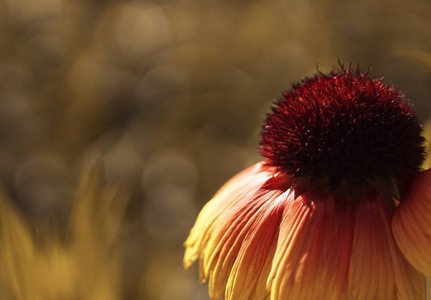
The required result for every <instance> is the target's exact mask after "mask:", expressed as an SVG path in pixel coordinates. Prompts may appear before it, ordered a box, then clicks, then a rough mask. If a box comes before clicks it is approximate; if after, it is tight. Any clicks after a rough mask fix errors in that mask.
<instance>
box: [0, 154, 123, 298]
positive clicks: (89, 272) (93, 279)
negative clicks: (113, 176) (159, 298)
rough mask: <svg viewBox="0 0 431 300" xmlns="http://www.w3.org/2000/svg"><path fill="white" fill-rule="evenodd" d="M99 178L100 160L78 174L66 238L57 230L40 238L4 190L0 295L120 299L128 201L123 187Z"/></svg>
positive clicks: (0, 218) (0, 213) (0, 221)
mask: <svg viewBox="0 0 431 300" xmlns="http://www.w3.org/2000/svg"><path fill="white" fill-rule="evenodd" d="M119 191H120V190H119V189H118V188H116V187H113V186H104V185H103V184H102V182H101V169H100V163H97V162H93V163H91V165H90V166H87V167H86V170H85V171H84V174H83V175H82V177H81V179H80V184H79V186H78V189H77V194H76V199H75V200H74V204H73V213H72V214H71V219H70V222H69V230H70V236H69V240H67V241H62V240H61V239H60V238H59V236H58V233H57V232H55V231H51V232H45V234H46V235H48V236H49V238H48V239H46V240H45V241H44V242H43V243H38V242H37V241H36V240H35V239H34V237H33V236H32V230H31V228H30V227H29V225H28V224H27V222H26V221H25V220H24V219H23V217H22V216H21V214H20V213H19V212H18V211H17V210H16V209H15V208H14V207H13V205H12V204H11V203H10V201H9V200H8V197H7V196H6V195H4V194H3V195H2V196H1V200H0V201H1V203H0V208H1V209H0V233H1V236H0V284H1V285H0V286H1V294H0V295H1V298H2V299H20V300H21V299H22V300H24V299H34V300H50V299H52V300H56V299H81V298H82V297H84V298H85V299H95V300H97V299H100V300H102V299H103V300H105V299H106V300H109V299H119V278H118V276H119V273H118V267H119V266H118V262H119V253H118V249H117V248H118V245H116V243H115V242H116V240H117V235H118V232H119V228H120V225H121V223H122V218H123V212H124V208H125V205H126V204H127V201H128V200H127V197H126V196H125V193H124V191H123V192H122V193H121V192H119Z"/></svg>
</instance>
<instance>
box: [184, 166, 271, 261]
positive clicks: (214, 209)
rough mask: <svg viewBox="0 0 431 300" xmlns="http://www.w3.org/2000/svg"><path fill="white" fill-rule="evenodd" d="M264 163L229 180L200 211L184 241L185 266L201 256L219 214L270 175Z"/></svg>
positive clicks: (249, 192) (254, 189)
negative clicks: (266, 171)
mask: <svg viewBox="0 0 431 300" xmlns="http://www.w3.org/2000/svg"><path fill="white" fill-rule="evenodd" d="M264 170H265V167H264V165H263V164H262V163H258V164H256V165H253V166H251V167H250V168H248V169H246V170H244V171H243V172H241V173H239V174H238V175H236V176H235V177H233V178H232V179H231V180H229V181H228V182H227V183H226V184H225V185H224V186H222V187H221V188H220V190H219V191H218V192H217V193H216V194H215V195H214V197H213V198H212V199H211V201H209V202H208V203H207V204H206V205H205V206H204V208H203V209H202V210H201V212H200V213H199V216H198V218H197V220H196V222H195V225H194V226H193V228H192V229H191V231H190V235H189V237H188V238H187V240H186V241H185V243H184V246H185V247H186V253H185V255H184V267H185V268H186V269H188V268H189V267H190V266H191V264H192V263H193V262H194V261H196V260H197V259H198V258H199V255H200V253H201V252H202V250H203V249H204V248H205V246H206V244H207V243H208V240H209V239H210V237H211V236H213V229H214V228H216V229H217V227H216V226H214V225H215V224H214V223H215V222H216V221H218V217H219V216H222V217H223V216H224V212H225V211H228V210H229V209H231V208H232V207H235V204H236V203H237V202H239V201H241V200H243V197H247V194H252V193H253V192H254V191H256V190H257V189H258V188H259V187H260V185H262V184H263V182H264V181H265V180H266V179H267V178H268V177H269V175H268V174H267V173H265V172H263V171H264Z"/></svg>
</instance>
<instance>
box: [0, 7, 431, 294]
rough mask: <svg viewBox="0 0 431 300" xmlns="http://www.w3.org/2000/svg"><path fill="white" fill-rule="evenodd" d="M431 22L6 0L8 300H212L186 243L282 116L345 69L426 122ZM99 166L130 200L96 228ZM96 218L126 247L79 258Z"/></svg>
mask: <svg viewBox="0 0 431 300" xmlns="http://www.w3.org/2000/svg"><path fill="white" fill-rule="evenodd" d="M430 15H431V2H430V1H428V0H414V1H411V0H409V1H407V0H382V1H374V0H365V1H362V0H359V1H350V0H348V1H337V0H322V1H314V0H270V1H244V0H240V1H223V0H213V1H196V0H182V1H181V0H178V1H174V0H160V1H132V0H130V1H116V0H107V1H98V0H86V1H84V0H73V1H70V0H69V1H68V0H26V1H24V0H0V183H1V185H2V187H3V190H4V192H3V194H4V196H3V200H2V202H1V203H2V204H1V205H0V208H2V210H3V214H0V217H1V218H3V221H1V222H0V224H3V225H2V226H3V229H2V236H3V238H1V239H0V242H1V243H0V256H3V257H6V258H7V259H8V260H6V259H3V262H2V264H3V265H8V264H9V263H10V261H15V263H13V264H9V265H8V267H7V268H2V271H0V297H1V299H38V297H39V299H70V300H73V299H127V300H129V299H130V300H134V299H149V300H153V299H154V300H171V299H180V300H189V299H191V300H200V299H208V296H207V287H206V286H201V285H200V284H199V283H198V275H197V267H196V266H194V268H192V269H191V270H189V271H184V270H183V267H182V256H183V247H182V243H183V242H184V240H185V239H186V237H187V235H188V232H189V230H190V228H191V227H192V225H193V223H194V220H195V218H196V216H197V214H198V212H199V210H200V208H201V207H202V206H203V205H204V203H205V202H206V201H208V200H209V199H210V197H211V196H212V194H214V193H215V192H216V190H217V189H218V187H220V186H221V185H222V184H223V183H224V182H225V181H226V180H227V179H229V178H230V177H231V176H233V175H234V174H235V173H237V172H238V171H240V170H241V169H243V168H245V167H247V166H248V165H250V164H252V163H254V162H256V161H258V160H259V159H260V157H259V153H258V151H257V146H258V141H259V131H260V128H261V125H262V122H263V119H264V118H265V114H266V113H267V112H268V111H269V107H270V104H271V103H272V102H273V101H274V99H275V98H277V97H278V96H279V95H280V93H281V92H282V91H284V90H286V89H288V88H289V87H290V86H291V84H292V83H294V82H297V81H298V80H300V79H301V78H303V77H305V76H311V75H313V74H314V73H315V72H316V70H317V67H318V68H319V70H321V71H323V72H328V71H329V70H331V69H333V68H337V66H338V62H337V59H338V58H339V59H340V60H341V62H343V63H344V64H346V65H348V64H349V63H350V62H352V63H353V65H354V66H356V65H357V64H358V63H359V64H360V66H361V67H362V68H363V69H367V68H368V67H369V66H371V74H372V76H374V77H383V76H384V77H385V79H386V81H387V82H393V83H394V84H396V85H397V86H399V87H400V88H401V89H402V90H403V91H404V92H405V93H406V94H407V97H408V98H409V99H411V100H412V101H413V102H414V103H415V110H416V112H417V113H418V115H419V116H420V118H421V119H422V120H424V121H425V120H426V119H427V118H428V115H429V112H430V110H431V102H430V95H431V69H430V65H431V64H430V62H431V59H430V56H429V55H428V53H431V20H430V18H429V16H430ZM95 156H99V157H101V159H102V161H103V165H104V169H103V171H102V173H103V175H104V176H105V177H106V181H107V182H108V183H114V182H121V185H122V186H123V188H124V193H125V194H127V195H128V199H129V200H125V199H126V198H127V197H120V198H119V199H120V200H117V201H120V202H121V203H123V204H124V209H123V210H121V209H119V210H117V206H114V209H112V210H111V211H110V214H111V215H109V217H108V216H106V215H104V213H103V210H101V211H98V209H94V211H92V213H89V214H87V215H86V217H85V216H84V217H83V218H84V219H83V220H84V221H83V220H82V219H80V217H76V215H77V214H76V211H77V209H76V207H79V205H81V204H77V203H81V202H82V201H81V202H80V199H81V200H82V198H86V199H87V198H89V199H90V200H88V201H89V202H91V201H93V200H91V199H93V198H91V197H92V196H91V197H90V196H88V197H87V196H82V193H81V194H80V192H79V191H80V189H79V188H77V186H78V185H79V184H78V182H79V181H80V177H81V175H80V174H81V170H82V169H85V168H86V166H87V165H89V164H92V162H91V161H92V160H91V159H89V158H88V157H95ZM90 177H91V176H90ZM84 190H85V189H84ZM84 194H85V193H84ZM79 195H81V196H79ZM96 202H97V201H96ZM102 205H103V204H102ZM84 206H85V205H84ZM85 210H86V208H83V209H82V211H85ZM88 210H89V211H91V209H88ZM78 211H79V209H78ZM123 211H124V212H123ZM74 212H75V213H74ZM116 213H118V215H121V216H117V217H115V214H116ZM92 214H93V215H92ZM96 214H98V216H97V218H96V217H95V215H96ZM78 215H79V213H78ZM84 215H85V214H84ZM8 218H11V219H8ZM85 218H87V219H85ZM98 218H100V219H104V218H105V219H107V222H108V223H109V224H110V222H111V221H112V220H114V219H115V220H117V221H118V220H120V221H121V222H119V223H121V226H119V227H118V230H117V231H116V233H115V234H113V235H112V240H110V242H109V243H102V244H97V243H96V242H95V240H98V234H97V233H94V235H91V234H89V236H88V237H86V238H87V240H86V238H82V240H85V241H86V242H83V245H87V244H88V245H91V243H96V244H97V246H96V245H93V246H92V247H93V249H98V250H97V251H98V252H97V253H93V254H91V255H92V256H91V255H90V254H88V252H86V251H81V252H79V251H78V252H79V253H80V254H76V253H78V252H76V251H75V250H73V251H72V250H70V249H72V248H73V249H75V248H74V247H73V242H70V240H71V238H70V236H71V235H73V233H71V232H75V231H78V232H81V231H82V232H81V233H83V232H87V230H88V231H92V226H95V227H103V226H104V225H100V224H99V223H97V224H93V225H92V223H91V222H92V221H93V220H96V221H95V222H98V221H97V220H98ZM89 219H91V222H89V221H88V220H89ZM4 220H6V221H4ZM11 224H15V225H11ZM77 224H78V225H77ZM79 224H81V225H79ZM71 227H73V229H72V230H71ZM108 227H109V226H108ZM5 228H6V229H5ZM8 228H9V229H8ZM74 230H75V231H74ZM80 230H81V231H80ZM75 233H76V232H75ZM78 235H80V234H78ZM6 237H8V238H6ZM97 247H99V248H97ZM78 248H79V247H78ZM84 248H85V247H84ZM113 249H115V251H114V250H113ZM74 251H75V252H74ZM90 252H91V251H90ZM99 254H100V255H99ZM88 255H90V256H91V258H89V256H88ZM99 260H100V261H99ZM36 261H37V262H36ZM76 265H81V269H79V268H78V269H77V270H75V269H74V266H76ZM106 265H109V266H111V265H114V266H115V267H112V268H111V267H109V268H107V269H105V267H106ZM17 269H20V271H17ZM72 269H73V270H72ZM91 270H93V271H94V272H95V270H96V271H97V270H103V272H102V273H103V274H104V275H103V276H101V274H98V273H97V272H96V273H94V272H93V273H92V271H91ZM29 274H30V275H29ZM105 277H106V278H105ZM35 278H37V283H34V282H36V279H35ZM94 278H97V280H101V281H103V282H104V284H101V285H97V286H99V287H100V288H98V289H97V290H96V291H94V290H92V291H90V290H91V289H92V288H94V286H96V285H93V284H90V285H89V286H87V287H82V286H83V284H82V282H84V281H85V282H92V281H91V280H93V279H94ZM100 278H101V279H100ZM26 280H27V281H26ZM76 282H81V284H80V283H76ZM75 284H77V285H79V286H81V288H80V289H77V288H76V286H75ZM33 285H35V286H33ZM36 285H44V288H43V289H40V288H38V287H37V286H36ZM84 285H85V284H84ZM23 289H28V291H27V292H26V291H23ZM51 289H52V290H51ZM54 290H55V291H54ZM58 290H61V291H58ZM56 293H57V294H56ZM26 295H27V296H26ZM28 295H32V296H28ZM37 295H39V296H37ZM59 295H61V297H60V296H59Z"/></svg>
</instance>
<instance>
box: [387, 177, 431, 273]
mask: <svg viewBox="0 0 431 300" xmlns="http://www.w3.org/2000/svg"><path fill="white" fill-rule="evenodd" d="M392 230H393V233H394V236H395V239H396V241H397V243H398V246H399V248H400V249H401V251H402V252H403V254H404V255H405V257H406V258H407V259H408V260H409V262H410V263H411V264H412V265H413V266H414V267H415V268H416V269H418V270H419V271H421V272H422V273H424V274H425V275H427V276H428V277H431V169H429V170H427V171H424V172H420V173H419V174H418V175H417V176H416V177H415V178H414V179H413V180H412V182H411V184H410V186H409V189H408V190H407V191H406V192H405V194H404V195H402V201H401V203H400V205H399V207H398V209H397V211H396V213H395V215H394V218H393V221H392Z"/></svg>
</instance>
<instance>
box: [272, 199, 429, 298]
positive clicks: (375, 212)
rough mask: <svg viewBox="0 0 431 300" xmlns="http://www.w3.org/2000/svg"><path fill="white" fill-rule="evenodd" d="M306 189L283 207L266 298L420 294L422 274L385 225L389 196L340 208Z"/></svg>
mask: <svg viewBox="0 0 431 300" xmlns="http://www.w3.org/2000/svg"><path fill="white" fill-rule="evenodd" d="M318 197H320V196H316V195H311V193H306V194H304V195H303V196H301V197H299V198H297V199H296V200H291V201H289V203H288V204H287V205H286V207H285V213H284V215H283V220H282V222H281V224H280V232H279V239H278V246H277V249H276V253H275V256H274V261H273V269H272V271H271V274H270V277H269V281H271V280H272V289H271V299H284V298H286V297H289V299H425V291H426V289H425V279H424V276H422V275H421V274H420V273H419V272H417V271H416V270H414V269H413V268H412V267H411V266H410V265H409V264H408V262H407V261H406V260H405V258H404V257H403V255H402V254H401V252H400V251H399V249H398V248H397V246H396V243H395V240H394V238H393V236H392V233H391V230H390V221H391V217H392V214H393V210H394V209H393V207H392V204H391V202H390V199H386V198H383V197H380V196H377V197H378V199H364V200H363V201H361V202H360V203H358V204H357V205H351V206H350V207H349V208H347V209H346V210H345V211H343V212H340V211H338V210H336V209H335V208H334V201H333V199H330V198H328V199H320V200H319V201H312V200H314V199H316V198H318Z"/></svg>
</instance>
